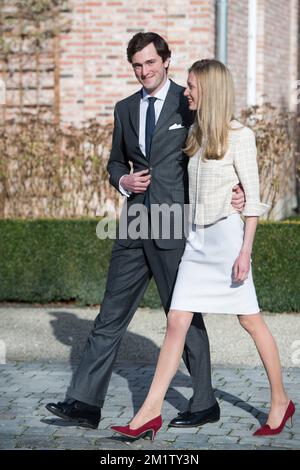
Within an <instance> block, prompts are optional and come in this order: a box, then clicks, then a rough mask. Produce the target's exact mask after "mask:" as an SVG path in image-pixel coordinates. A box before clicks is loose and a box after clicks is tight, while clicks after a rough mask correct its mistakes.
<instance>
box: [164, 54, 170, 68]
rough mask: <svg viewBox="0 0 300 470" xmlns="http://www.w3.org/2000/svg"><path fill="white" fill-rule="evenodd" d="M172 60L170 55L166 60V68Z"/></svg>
mask: <svg viewBox="0 0 300 470" xmlns="http://www.w3.org/2000/svg"><path fill="white" fill-rule="evenodd" d="M170 62H171V58H170V57H169V58H168V59H167V60H165V61H164V67H165V69H167V68H168V67H169V65H170Z"/></svg>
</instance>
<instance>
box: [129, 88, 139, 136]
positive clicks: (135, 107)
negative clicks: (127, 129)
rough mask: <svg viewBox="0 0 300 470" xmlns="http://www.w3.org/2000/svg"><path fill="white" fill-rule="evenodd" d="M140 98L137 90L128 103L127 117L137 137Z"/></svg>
mask: <svg viewBox="0 0 300 470" xmlns="http://www.w3.org/2000/svg"><path fill="white" fill-rule="evenodd" d="M140 100H141V92H140V91H138V92H137V93H135V94H134V95H133V96H132V99H131V101H130V104H129V119H130V122H131V125H132V127H133V129H134V132H135V134H136V136H137V139H139V125H140Z"/></svg>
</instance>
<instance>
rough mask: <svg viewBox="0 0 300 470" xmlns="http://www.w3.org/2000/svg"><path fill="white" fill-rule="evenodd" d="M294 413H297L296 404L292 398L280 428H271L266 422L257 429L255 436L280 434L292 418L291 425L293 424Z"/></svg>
mask: <svg viewBox="0 0 300 470" xmlns="http://www.w3.org/2000/svg"><path fill="white" fill-rule="evenodd" d="M294 413H295V405H294V403H293V402H292V400H290V402H289V404H288V407H287V409H286V412H285V414H284V417H283V418H282V421H281V423H280V425H279V426H278V428H274V429H272V428H270V426H269V425H268V424H264V425H263V426H262V427H261V428H259V429H257V431H255V433H253V436H271V435H274V434H279V433H280V432H281V431H282V430H283V428H284V426H285V424H286V422H287V420H288V419H290V420H291V425H293V420H292V417H293V414H294Z"/></svg>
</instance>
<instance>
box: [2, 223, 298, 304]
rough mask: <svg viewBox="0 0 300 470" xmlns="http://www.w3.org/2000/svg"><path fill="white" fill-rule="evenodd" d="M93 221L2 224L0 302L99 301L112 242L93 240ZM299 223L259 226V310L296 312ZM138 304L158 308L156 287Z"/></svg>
mask: <svg viewBox="0 0 300 470" xmlns="http://www.w3.org/2000/svg"><path fill="white" fill-rule="evenodd" d="M96 225H97V221H95V220H94V219H92V220H91V219H80V220H53V219H51V220H32V221H31V220H0V301H14V302H39V303H47V302H56V301H67V300H75V301H77V302H78V303H79V304H81V305H86V304H99V303H100V302H101V300H102V297H103V293H104V289H105V280H106V273H107V269H108V264H109V257H110V251H111V247H112V241H111V240H99V239H98V238H97V237H96V232H95V230H96ZM299 266H300V223H299V221H297V220H296V221H287V222H277V223H271V222H262V223H260V224H259V227H258V231H257V236H256V241H255V247H254V253H253V270H254V278H255V284H256V289H257V294H258V298H259V303H260V305H261V307H262V309H263V310H269V311H272V312H284V311H287V312H291V311H300V288H299V287H300V274H299V273H300V269H299ZM142 305H144V306H149V307H159V306H160V301H159V298H158V294H157V290H156V287H155V284H154V283H153V282H152V283H151V284H150V287H149V288H148V290H147V292H146V294H145V297H144V299H143V303H142Z"/></svg>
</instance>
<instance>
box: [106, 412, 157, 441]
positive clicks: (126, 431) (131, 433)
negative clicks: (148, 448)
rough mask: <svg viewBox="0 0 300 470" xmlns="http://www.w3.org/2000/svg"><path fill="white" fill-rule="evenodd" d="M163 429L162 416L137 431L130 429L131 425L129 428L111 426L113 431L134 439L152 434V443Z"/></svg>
mask: <svg viewBox="0 0 300 470" xmlns="http://www.w3.org/2000/svg"><path fill="white" fill-rule="evenodd" d="M161 427H162V417H161V415H159V416H157V417H156V418H154V419H151V420H150V421H148V422H147V423H145V424H143V426H140V427H139V428H137V429H130V427H129V425H127V426H111V429H112V430H113V431H115V432H117V433H119V434H121V435H122V436H126V437H131V438H132V439H138V438H139V437H142V436H143V435H145V434H146V433H148V432H151V441H153V440H154V438H155V435H156V433H157V432H158V431H159V430H160V428H161Z"/></svg>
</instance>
